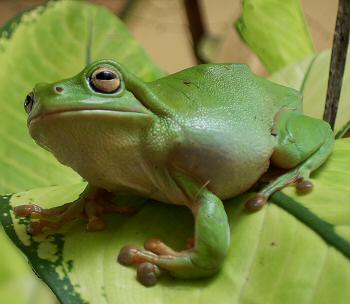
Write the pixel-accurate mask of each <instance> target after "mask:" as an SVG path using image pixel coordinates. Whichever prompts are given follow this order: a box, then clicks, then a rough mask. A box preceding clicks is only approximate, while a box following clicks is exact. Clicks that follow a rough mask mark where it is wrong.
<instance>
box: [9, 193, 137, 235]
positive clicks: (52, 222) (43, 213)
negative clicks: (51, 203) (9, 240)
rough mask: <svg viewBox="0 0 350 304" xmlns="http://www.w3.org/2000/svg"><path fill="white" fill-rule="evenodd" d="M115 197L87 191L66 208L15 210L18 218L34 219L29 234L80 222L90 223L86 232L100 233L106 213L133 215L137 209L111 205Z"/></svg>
mask: <svg viewBox="0 0 350 304" xmlns="http://www.w3.org/2000/svg"><path fill="white" fill-rule="evenodd" d="M112 197H113V195H112V194H111V193H109V192H107V191H105V190H101V189H98V190H97V189H93V190H91V189H88V190H87V191H84V192H83V194H82V195H81V196H80V198H79V199H77V200H76V201H74V202H72V203H68V204H65V205H63V206H59V207H55V208H50V209H45V208H41V207H40V206H38V205H21V206H17V207H15V208H14V210H13V211H14V214H15V215H16V216H18V217H27V218H30V219H32V220H33V221H31V223H30V224H29V225H28V226H27V232H28V233H29V234H31V235H37V234H39V233H41V232H43V231H44V230H57V229H60V228H61V227H62V226H63V225H64V224H66V223H68V222H71V221H74V220H77V219H86V220H87V226H86V230H87V231H101V230H104V229H105V228H106V225H105V223H104V221H103V219H102V218H101V216H102V215H103V214H105V213H122V214H128V215H129V214H133V213H135V209H134V208H132V207H128V206H118V205H116V204H114V203H113V202H111V198H112Z"/></svg>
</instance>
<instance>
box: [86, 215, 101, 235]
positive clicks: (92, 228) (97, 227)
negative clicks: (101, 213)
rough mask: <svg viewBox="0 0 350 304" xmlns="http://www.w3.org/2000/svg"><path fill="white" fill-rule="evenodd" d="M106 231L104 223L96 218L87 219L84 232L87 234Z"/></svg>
mask: <svg viewBox="0 0 350 304" xmlns="http://www.w3.org/2000/svg"><path fill="white" fill-rule="evenodd" d="M105 229H106V224H105V222H104V221H103V220H102V219H101V218H100V217H97V216H94V217H91V218H89V221H88V223H87V225H86V231H89V232H97V231H103V230H105Z"/></svg>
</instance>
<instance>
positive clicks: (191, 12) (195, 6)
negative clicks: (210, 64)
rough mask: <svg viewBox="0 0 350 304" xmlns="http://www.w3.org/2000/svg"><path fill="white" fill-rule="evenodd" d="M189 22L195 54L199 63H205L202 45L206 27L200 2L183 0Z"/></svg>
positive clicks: (197, 0)
mask: <svg viewBox="0 0 350 304" xmlns="http://www.w3.org/2000/svg"><path fill="white" fill-rule="evenodd" d="M183 1H184V5H185V9H186V15H187V20H188V24H189V28H190V32H191V37H192V43H193V53H194V55H195V57H196V59H197V62H198V63H204V62H205V60H204V59H203V58H202V56H201V54H200V49H199V47H200V43H201V40H202V39H203V37H204V36H205V32H206V31H205V27H204V23H203V18H202V14H201V10H200V4H199V0H183Z"/></svg>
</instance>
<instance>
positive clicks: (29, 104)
mask: <svg viewBox="0 0 350 304" xmlns="http://www.w3.org/2000/svg"><path fill="white" fill-rule="evenodd" d="M33 104H34V94H33V92H30V93H29V94H28V95H27V97H26V99H25V101H24V109H25V110H26V112H27V113H28V114H29V113H30V111H31V110H32V108H33Z"/></svg>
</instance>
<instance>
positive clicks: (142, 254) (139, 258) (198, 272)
mask: <svg viewBox="0 0 350 304" xmlns="http://www.w3.org/2000/svg"><path fill="white" fill-rule="evenodd" d="M174 179H175V181H176V183H177V185H178V186H179V188H180V189H181V190H182V192H183V193H184V195H185V196H186V197H187V199H186V200H187V201H186V205H187V206H188V207H189V208H190V209H191V211H192V212H193V215H194V219H195V238H194V246H193V248H191V249H188V250H184V251H180V252H177V251H175V250H173V249H171V248H170V247H168V246H166V245H165V244H164V243H162V242H161V241H159V240H149V241H147V242H146V243H145V249H141V248H137V247H135V246H125V247H123V248H122V249H121V251H120V253H119V256H118V261H119V262H120V263H121V264H123V265H138V271H137V276H138V279H139V281H140V282H141V283H142V284H144V285H145V286H151V285H154V284H155V283H156V281H157V276H158V275H159V274H160V271H167V272H169V273H170V275H172V276H174V277H177V278H185V279H188V278H202V277H207V276H210V275H212V274H214V273H216V272H217V271H218V270H219V268H220V267H221V265H222V263H223V261H224V259H225V257H226V254H227V251H228V249H229V245H230V232H229V224H228V220H227V215H226V212H225V209H224V206H223V203H222V201H221V200H220V199H219V198H218V197H217V196H215V195H214V194H213V193H211V192H210V191H208V190H207V189H206V188H203V187H200V185H198V184H197V183H195V182H194V181H192V180H191V179H190V178H187V177H185V176H182V175H177V176H176V177H174Z"/></svg>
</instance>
